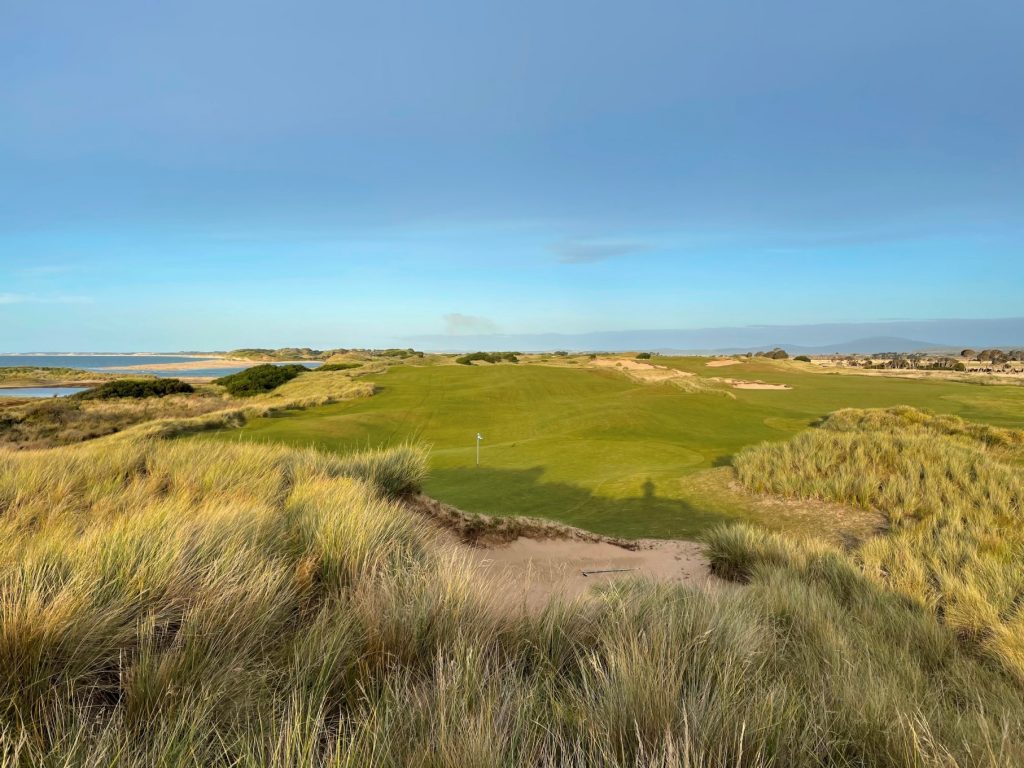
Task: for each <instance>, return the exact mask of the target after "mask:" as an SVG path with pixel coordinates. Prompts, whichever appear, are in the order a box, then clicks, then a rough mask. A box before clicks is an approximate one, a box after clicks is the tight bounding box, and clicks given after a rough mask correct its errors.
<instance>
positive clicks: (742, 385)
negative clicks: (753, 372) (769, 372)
mask: <svg viewBox="0 0 1024 768" xmlns="http://www.w3.org/2000/svg"><path fill="white" fill-rule="evenodd" d="M732 388H733V389H792V387H791V386H789V384H765V383H764V382H763V381H733V382H732Z"/></svg>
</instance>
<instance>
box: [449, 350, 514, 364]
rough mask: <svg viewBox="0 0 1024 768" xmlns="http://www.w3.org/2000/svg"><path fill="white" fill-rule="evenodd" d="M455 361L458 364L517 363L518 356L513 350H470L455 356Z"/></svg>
mask: <svg viewBox="0 0 1024 768" xmlns="http://www.w3.org/2000/svg"><path fill="white" fill-rule="evenodd" d="M455 362H456V363H458V364H459V365H472V364H473V363H475V362H482V363H518V362H519V358H518V357H517V356H516V353H515V352H470V353H469V354H468V355H460V356H459V357H456V358H455Z"/></svg>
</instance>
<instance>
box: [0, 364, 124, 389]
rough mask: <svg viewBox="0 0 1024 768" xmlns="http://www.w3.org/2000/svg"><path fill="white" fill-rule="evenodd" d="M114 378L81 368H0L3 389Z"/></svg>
mask: <svg viewBox="0 0 1024 768" xmlns="http://www.w3.org/2000/svg"><path fill="white" fill-rule="evenodd" d="M114 378H117V375H116V374H111V373H99V372H97V371H84V370H82V369H81V368H45V367H42V368H41V367H36V366H32V365H17V366H3V367H0V385H3V386H5V387H39V386H55V385H58V384H83V383H86V384H92V383H94V382H102V381H108V380H111V379H114Z"/></svg>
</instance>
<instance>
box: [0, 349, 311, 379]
mask: <svg viewBox="0 0 1024 768" xmlns="http://www.w3.org/2000/svg"><path fill="white" fill-rule="evenodd" d="M215 359H216V358H213V357H183V356H181V355H0V368H6V367H20V366H26V365H27V366H39V367H40V368H78V369H81V370H83V371H105V372H107V373H134V374H138V375H153V376H159V377H161V378H175V377H178V376H193V377H204V378H205V377H210V376H213V377H216V376H228V375H230V374H232V373H238V372H239V371H241V370H244V369H245V368H247V367H248V366H245V365H239V366H232V367H230V368H193V369H188V368H182V369H178V370H172V369H168V370H152V369H147V368H135V367H134V366H137V365H165V364H169V363H182V364H185V363H195V362H199V361H205V360H215ZM254 365H255V363H254ZM274 365H285V363H274ZM303 365H305V366H306V367H307V368H317V367H319V366H320V365H322V363H320V362H305V363H303Z"/></svg>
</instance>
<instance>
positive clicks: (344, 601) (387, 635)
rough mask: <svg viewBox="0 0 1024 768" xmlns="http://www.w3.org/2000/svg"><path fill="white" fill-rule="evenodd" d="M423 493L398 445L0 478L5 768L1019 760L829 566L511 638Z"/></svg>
mask: <svg viewBox="0 0 1024 768" xmlns="http://www.w3.org/2000/svg"><path fill="white" fill-rule="evenodd" d="M836 434H842V433H836ZM424 468H425V456H424V455H423V453H422V451H419V450H417V449H415V448H410V447H408V446H406V447H402V448H399V449H397V450H395V451H379V452H374V453H371V454H358V455H354V456H341V457H339V456H334V455H329V454H324V453H319V452H316V451H312V450H296V449H289V448H284V447H268V446H256V445H246V444H233V443H224V444H217V443H214V444H211V443H197V442H195V441H154V440H139V439H131V440H123V441H120V442H110V441H103V442H98V443H92V444H88V445H85V446H76V447H72V448H62V449H55V450H53V451H43V452H22V453H11V452H6V453H5V452H0V508H2V509H3V515H0V754H2V758H3V762H4V763H6V764H11V765H53V766H57V765H59V766H65V767H68V768H70V767H72V766H83V767H84V766H101V765H117V766H124V767H125V768H136V767H137V768H143V767H146V768H148V767H149V766H154V765H160V766H196V767H198V766H204V767H208V766H214V767H224V768H227V766H231V767H232V768H234V767H235V766H253V767H254V768H255V767H256V766H280V767H282V768H283V767H284V766H296V767H298V766H302V768H307V767H309V766H316V767H319V766H324V767H326V766H369V767H374V766H408V765H419V766H430V765H436V766H442V765H445V766H521V765H531V766H550V767H552V768H553V767H554V766H580V768H582V766H593V765H601V766H612V767H617V766H621V767H622V768H626V767H627V766H629V767H630V768H637V767H638V766H661V767H663V768H669V767H675V766H679V767H680V768H682V766H725V765H729V766H733V765H736V766H747V767H749V768H767V767H768V766H781V765H785V766H789V767H791V768H803V767H805V766H806V767H807V768H811V767H813V768H820V766H823V765H827V766H850V767H851V768H852V766H867V765H871V766H906V767H908V768H909V767H910V766H915V767H916V766H935V768H938V767H939V766H952V765H963V766H993V767H995V766H1008V765H1017V764H1021V762H1022V761H1024V735H1022V734H1024V727H1022V726H1024V723H1022V712H1021V707H1020V705H1019V702H1020V699H1021V696H1022V695H1024V688H1022V686H1021V684H1020V683H1019V682H1018V681H1017V680H1015V679H1014V678H1013V677H1012V676H1009V675H1007V674H1005V673H1004V672H1003V671H1002V670H1001V669H1000V668H999V667H997V666H995V665H993V664H991V663H989V660H988V659H987V658H985V657H984V656H978V655H975V654H974V653H973V651H972V649H971V647H970V646H965V645H964V644H962V643H960V642H958V638H957V636H956V634H955V633H954V632H953V631H952V630H951V629H950V628H949V627H948V625H946V624H944V623H942V622H940V621H939V620H937V618H936V614H935V613H934V612H933V611H932V610H929V609H927V608H925V607H922V606H921V605H918V604H917V603H914V602H912V601H908V600H906V599H905V598H903V597H902V596H900V595H898V594H895V593H894V592H893V591H892V590H890V589H888V588H886V587H885V586H884V585H882V584H881V583H880V582H879V581H878V580H877V579H875V578H873V577H871V576H870V575H867V574H865V573H864V572H862V570H861V569H860V568H858V567H856V565H855V564H854V563H853V562H852V561H850V560H849V559H847V558H846V556H844V555H843V554H842V553H840V552H839V551H838V550H834V549H831V548H827V547H824V546H823V545H815V544H793V543H791V542H789V541H788V540H785V539H782V538H781V537H772V536H766V535H764V534H761V533H757V532H754V531H753V530H749V529H728V530H726V531H721V532H719V534H717V536H716V537H715V538H714V539H713V542H712V551H713V553H714V554H715V557H716V562H717V563H719V564H720V565H721V570H722V572H723V573H729V572H731V573H732V574H733V575H735V576H737V577H738V578H741V579H742V580H744V581H745V582H746V586H744V587H742V588H734V589H713V590H702V589H693V588H688V587H685V586H681V585H675V586H673V585H660V586H659V585H654V584H650V583H644V582H641V581H635V582H623V583H620V584H619V585H617V586H615V587H610V588H607V589H605V590H604V591H601V592H596V593H594V594H592V595H591V596H590V597H588V598H586V599H581V600H577V601H574V602H569V603H562V602H557V601H556V602H555V603H553V604H551V605H550V606H548V607H547V608H545V609H543V610H541V611H540V612H539V613H534V612H526V611H525V610H519V609H516V608H510V607H509V606H508V605H507V604H505V603H503V602H501V601H496V600H494V599H492V598H491V596H490V594H489V593H488V591H487V590H486V588H485V587H484V586H482V585H481V584H480V583H478V582H477V581H476V580H475V577H474V575H473V573H472V572H470V571H469V570H468V569H467V567H466V566H465V565H464V564H463V563H462V561H461V560H460V558H459V557H458V555H457V554H455V553H452V552H451V551H450V550H448V549H447V548H445V547H444V546H441V543H440V541H439V538H438V536H439V534H438V533H437V532H436V530H435V529H434V528H433V527H432V526H431V524H430V523H429V522H428V521H427V520H426V519H425V518H424V517H423V516H421V515H417V514H414V513H412V512H410V511H409V510H408V509H407V508H406V507H405V506H404V504H403V502H402V501H401V500H400V499H401V498H402V497H403V496H404V495H406V494H408V493H410V492H411V491H413V490H414V489H415V488H416V487H417V486H418V485H419V484H420V481H421V479H422V477H423V472H424Z"/></svg>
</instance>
